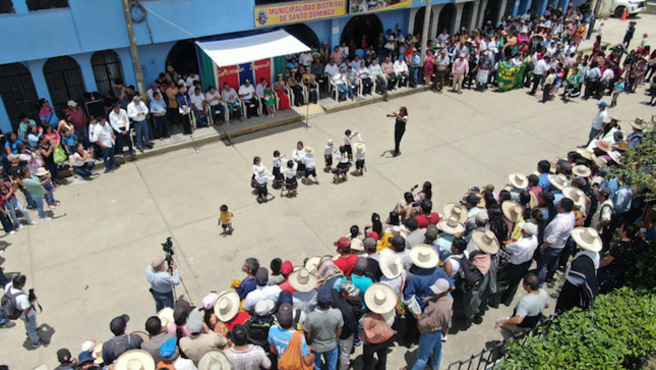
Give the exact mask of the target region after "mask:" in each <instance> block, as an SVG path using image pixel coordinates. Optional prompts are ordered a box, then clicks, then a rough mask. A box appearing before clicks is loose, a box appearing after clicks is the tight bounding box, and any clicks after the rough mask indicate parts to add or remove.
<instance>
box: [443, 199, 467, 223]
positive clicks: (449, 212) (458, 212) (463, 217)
mask: <svg viewBox="0 0 656 370" xmlns="http://www.w3.org/2000/svg"><path fill="white" fill-rule="evenodd" d="M443 212H444V216H443V217H444V218H448V217H449V216H456V217H458V221H460V222H462V223H465V222H466V221H467V208H465V207H463V206H462V205H460V204H457V203H449V204H447V205H445V206H444V208H443Z"/></svg>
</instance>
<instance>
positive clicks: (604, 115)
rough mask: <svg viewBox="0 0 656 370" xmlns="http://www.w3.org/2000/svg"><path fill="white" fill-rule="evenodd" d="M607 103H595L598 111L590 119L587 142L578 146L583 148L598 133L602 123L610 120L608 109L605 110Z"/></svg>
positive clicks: (602, 125)
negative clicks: (590, 125)
mask: <svg viewBox="0 0 656 370" xmlns="http://www.w3.org/2000/svg"><path fill="white" fill-rule="evenodd" d="M606 107H608V104H606V102H603V101H602V102H600V103H597V108H598V109H599V112H597V115H596V116H595V118H594V119H593V120H592V127H590V134H589V135H588V142H587V143H586V144H585V145H581V146H580V147H579V148H585V147H587V146H588V145H590V143H592V141H593V140H594V139H595V138H596V137H597V135H599V133H600V132H601V130H602V129H603V127H604V125H605V124H606V123H608V122H610V117H608V110H606Z"/></svg>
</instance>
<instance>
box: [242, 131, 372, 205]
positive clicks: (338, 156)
mask: <svg viewBox="0 0 656 370" xmlns="http://www.w3.org/2000/svg"><path fill="white" fill-rule="evenodd" d="M356 137H357V139H358V142H357V143H356V144H354V145H353V144H352V141H353V140H354V138H356ZM354 148H355V168H356V170H355V173H354V175H355V176H362V175H363V174H364V169H365V153H366V146H365V145H364V143H362V137H361V136H360V134H359V133H358V132H357V131H351V130H346V131H345V132H344V145H343V146H340V147H339V148H335V147H334V144H333V141H332V140H328V142H327V143H326V146H325V148H324V160H325V167H324V172H326V173H329V172H330V173H333V174H334V178H333V182H334V183H335V184H338V183H339V182H340V179H343V180H344V181H347V180H348V171H349V169H350V167H351V162H352V161H353V160H354V153H353V149H354ZM333 156H334V157H335V161H336V162H337V166H335V168H333ZM316 166H317V165H316V160H315V156H314V149H313V148H311V147H309V146H306V145H304V144H303V142H302V141H299V142H297V143H296V148H295V149H294V150H293V151H292V155H291V158H289V159H288V158H286V156H285V155H284V154H281V153H280V151H278V150H275V151H274V152H273V170H272V171H269V169H268V168H267V167H266V166H265V165H264V164H262V158H260V157H258V156H256V157H254V158H253V175H252V177H251V187H252V188H253V189H254V190H253V192H254V193H255V194H256V195H257V202H258V203H264V202H268V201H269V200H271V199H273V195H271V196H270V195H269V191H268V187H267V185H268V183H269V182H272V186H273V188H274V189H284V190H286V191H287V194H286V196H287V197H288V198H291V197H295V196H296V195H297V191H298V182H297V179H299V178H302V179H303V180H302V181H303V184H305V185H309V184H310V181H312V182H313V183H315V184H317V185H319V178H318V176H317V170H316ZM310 176H312V180H310ZM281 195H282V193H281Z"/></svg>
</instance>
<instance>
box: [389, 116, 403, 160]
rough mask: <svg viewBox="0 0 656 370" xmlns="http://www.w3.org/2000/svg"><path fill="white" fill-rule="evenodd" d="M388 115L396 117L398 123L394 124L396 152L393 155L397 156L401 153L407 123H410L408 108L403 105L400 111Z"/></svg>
mask: <svg viewBox="0 0 656 370" xmlns="http://www.w3.org/2000/svg"><path fill="white" fill-rule="evenodd" d="M387 117H394V118H396V123H395V124H394V152H393V153H392V156H394V157H396V156H398V155H399V154H401V151H400V147H401V139H402V138H403V134H404V133H405V124H406V123H408V109H407V108H406V107H401V108H399V111H398V112H394V113H392V114H388V115H387Z"/></svg>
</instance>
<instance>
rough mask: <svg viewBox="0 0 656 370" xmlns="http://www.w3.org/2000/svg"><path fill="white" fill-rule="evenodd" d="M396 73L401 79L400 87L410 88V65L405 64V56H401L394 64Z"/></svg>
mask: <svg viewBox="0 0 656 370" xmlns="http://www.w3.org/2000/svg"><path fill="white" fill-rule="evenodd" d="M394 72H395V73H396V76H397V77H398V78H399V87H401V86H408V77H409V76H410V75H409V73H408V65H407V64H405V58H404V57H403V55H399V58H398V59H397V60H396V61H395V62H394Z"/></svg>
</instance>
